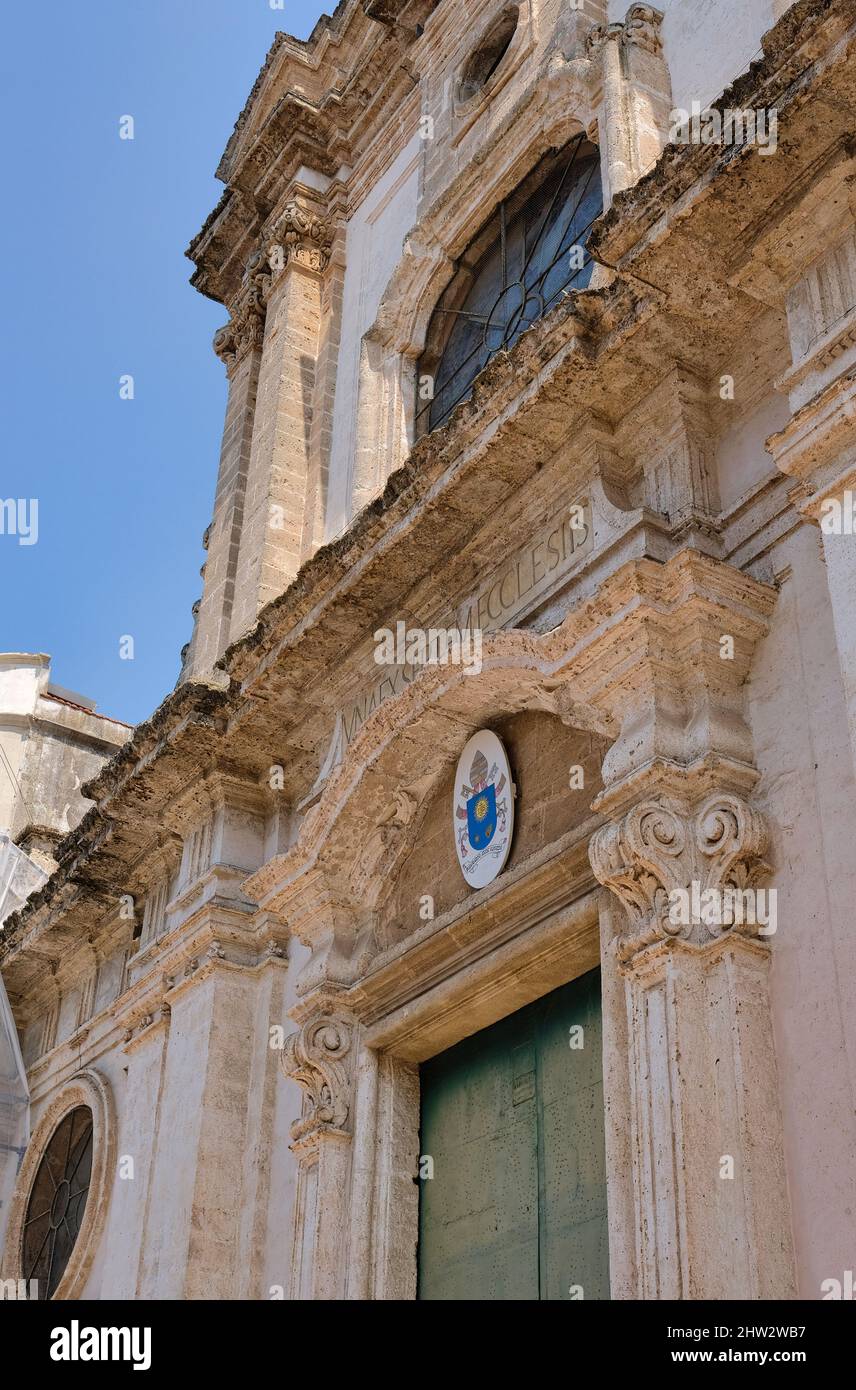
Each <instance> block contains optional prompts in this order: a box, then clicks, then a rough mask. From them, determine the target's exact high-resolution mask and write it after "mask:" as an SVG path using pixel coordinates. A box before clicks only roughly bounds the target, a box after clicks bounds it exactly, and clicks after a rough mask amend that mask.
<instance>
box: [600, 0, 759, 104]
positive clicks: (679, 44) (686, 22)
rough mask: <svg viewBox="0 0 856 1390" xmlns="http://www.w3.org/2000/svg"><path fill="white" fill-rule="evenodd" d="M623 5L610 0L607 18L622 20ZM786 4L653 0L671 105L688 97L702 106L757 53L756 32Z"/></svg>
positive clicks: (687, 101) (625, 1)
mask: <svg viewBox="0 0 856 1390" xmlns="http://www.w3.org/2000/svg"><path fill="white" fill-rule="evenodd" d="M629 8H630V4H629V0H610V5H609V18H610V21H611V22H617V21H618V20H622V19H624V16H625V15H626V14H627V11H628V9H629ZM786 8H787V6H786V5H782V4H779V5H778V7H776V3H775V0H657V9H658V10H660V11H661V12H662V14H663V45H664V48H665V52H666V60H667V62H668V64H669V71H670V73H671V78H672V102H673V105H674V106H681V107H683V108H684V109H685V110H689V109H690V106H691V103H692V102H693V101H699V102H701V104H702V106H705V105H706V104H707V103H708V102H710V101H712V100H713V99H714V98H715V97H717V96H719V94H720V92H722V91H723V90H724V89H725V88H726V87H727V86H728V85H729V84H730V83H731V82H732V81H733V80H734V78H735V77H738V76H739V75H740V73H742V72H745V70H746V68H747V67H748V66H749V64H750V62H751V61H752V59H753V58H754V57H756V56H757V55H758V51H759V49H760V47H761V35H762V34H764V33H765V32H766V30H767V29H769V28H771V27H772V25H773V24H774V23H775V20H776V18H778V15H779V14H781V13H783V12H784V9H786ZM776 9H777V10H778V13H776V12H775V10H776Z"/></svg>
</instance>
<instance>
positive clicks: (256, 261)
mask: <svg viewBox="0 0 856 1390" xmlns="http://www.w3.org/2000/svg"><path fill="white" fill-rule="evenodd" d="M270 280H271V277H270V273H269V271H268V268H267V258H266V256H265V254H264V252H262V251H254V252H253V254H252V256H250V258H249V260H248V261H247V267H246V270H245V271H244V276H243V280H242V283H241V289H240V291H239V293H238V296H237V298H236V300H235V303H234V306H233V309H232V317H231V318H230V320H229V322H228V323H227V324H225V325H224V326H223V327H222V328H219V329H218V330H217V332H216V333H215V334H214V344H213V346H214V351H215V352H216V354H217V356H218V357H219V358H220V360H221V361H222V362H224V363H225V366H226V370H227V372H229V373H231V372H232V371H234V369H235V367H236V366H237V365H238V363H239V362H240V361H241V360H242V358H244V357H245V356H246V354H247V353H248V352H250V351H251V350H252V349H253V348H260V347H261V345H262V340H263V338H264V331H265V305H266V303H267V297H268V294H269V293H270Z"/></svg>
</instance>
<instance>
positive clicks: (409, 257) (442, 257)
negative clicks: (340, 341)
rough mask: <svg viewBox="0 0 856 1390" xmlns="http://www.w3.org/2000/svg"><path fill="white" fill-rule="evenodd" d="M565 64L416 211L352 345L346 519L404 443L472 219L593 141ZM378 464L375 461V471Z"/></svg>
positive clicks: (581, 91) (587, 100) (581, 95)
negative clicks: (420, 372) (552, 154)
mask: <svg viewBox="0 0 856 1390" xmlns="http://www.w3.org/2000/svg"><path fill="white" fill-rule="evenodd" d="M583 66H585V65H583ZM571 67H572V65H571V64H563V65H562V67H561V69H560V70H559V78H558V79H557V78H556V75H555V70H553V69H551V72H550V75H549V77H548V79H547V80H545V82H544V84H543V91H542V93H541V95H542V97H544V100H543V101H541V102H539V101H535V100H534V97H532V96H530V98H529V100H528V102H527V103H525V104H524V109H523V110H522V111H516V112H513V113H512V114H511V117H510V118H509V120H508V121H507V122H506V123H505V124H504V125H503V126H502V127H501V128H500V130H498V131H497V132H496V133H495V135H494V138H493V140H492V141H491V143H490V145H489V147H487V148H485V149H484V150H480V151H478V152H476V154H475V156H474V158H473V159H472V160H471V161H468V162H467V163H466V166H465V167H464V168H463V169H462V170H461V172H460V174H459V175H458V177H457V178H456V179H455V180H454V181H453V182H452V184H451V185H450V186H449V188H447V189H446V190H445V192H444V193H443V194H442V195H441V197H440V198H438V199H436V200H435V202H434V203H433V204H432V205H431V206H430V207H429V208H427V209H426V210H424V211H423V212H422V214H421V215H420V217H419V220H418V221H417V222H416V224H415V226H414V227H413V228H412V229H411V231H410V232H409V233H408V235H407V237H406V239H405V243H404V249H403V254H402V256H401V258H400V260H399V262H398V265H397V266H396V267H395V269H394V271H393V272H392V275H391V276H390V278H389V280H388V281H387V285H386V289H385V290H384V293H383V295H382V297H381V301H380V305H379V307H378V311H377V314H376V316H375V320H374V323H373V324H372V325H371V327H370V328H368V330H367V331H366V333H365V334H364V335H363V339H362V342H361V344H360V361H359V379H358V386H357V429H356V438H357V441H358V445H357V454H356V457H355V459H354V463H353V473H352V476H351V477H350V478H349V480H348V499H347V504H346V505H347V507H348V508H349V511H350V514H351V515H354V514H355V513H356V512H357V511H359V510H360V509H361V508H362V507H363V506H365V505H366V504H367V503H368V502H369V501H370V500H371V499H372V498H373V497H374V496H376V495H377V493H378V491H379V490H380V489H382V487H383V485H384V482H385V480H386V477H388V476H389V474H390V473H392V472H394V471H395V469H396V468H398V467H400V465H401V464H402V463H403V462H404V459H405V458H406V456H407V452H408V450H409V448H410V447H411V446H412V444H413V441H414V438H415V432H416V431H415V415H416V387H417V382H416V364H417V361H418V358H419V356H420V354H421V353H422V351H423V349H424V347H425V342H426V336H427V333H428V325H429V323H430V320H431V315H432V313H433V311H434V308H435V306H436V304H437V303H438V301H439V299H440V296H441V295H442V294H443V292H444V291H445V290H446V288H447V286H448V285H449V283H450V281H451V280H452V277H453V276H454V274H455V269H456V264H457V258H458V257H459V256H460V255H461V254H462V253H463V252H464V251H465V250H466V248H467V246H468V245H469V244H470V242H471V241H472V239H473V234H474V232H476V231H477V230H478V227H477V226H475V225H474V218H476V219H477V220H480V221H483V220H485V219H486V217H487V216H489V214H490V211H491V210H492V209H493V207H495V206H496V205H497V204H498V203H499V202H500V201H501V200H502V199H503V198H505V197H507V196H508V195H509V194H510V193H512V192H513V190H514V189H515V188H517V187H518V185H519V184H521V183H522V182H523V180H524V179H526V178H527V177H528V175H529V174H530V173H531V172H532V170H533V169H534V168H535V167H536V166H537V164H538V162H539V160H541V159H542V157H543V156H544V155H545V154H546V153H547V152H548V151H549V150H551V149H554V148H555V149H559V148H561V147H563V146H564V145H567V144H568V143H569V141H571V140H572V139H573V138H574V137H575V136H576V135H579V134H581V133H582V134H585V135H586V136H587V138H588V139H589V140H590V141H592V143H594V144H595V145H596V144H597V143H598V137H597V126H596V121H595V114H594V106H593V104H592V98H591V93H590V91H589V83H588V81H587V80H584V79H582V78H580V77H579V76H575V77H569V76H568V73H569V71H570V69H571ZM482 213H484V214H485V217H484V218H482V217H481V214H482ZM378 460H383V468H382V469H379V466H378ZM381 473H383V476H381Z"/></svg>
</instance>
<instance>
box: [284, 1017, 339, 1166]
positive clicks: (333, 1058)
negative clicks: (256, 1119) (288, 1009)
mask: <svg viewBox="0 0 856 1390" xmlns="http://www.w3.org/2000/svg"><path fill="white" fill-rule="evenodd" d="M352 1045H353V1024H352V1023H351V1022H350V1021H349V1020H347V1019H345V1018H342V1017H338V1016H335V1015H333V1014H327V1013H321V1014H316V1015H314V1016H313V1017H312V1018H310V1019H308V1020H307V1021H306V1022H305V1023H304V1024H303V1026H302V1027H301V1028H300V1029H299V1030H298V1032H296V1033H291V1034H290V1035H289V1036H288V1037H287V1038H286V1040H285V1043H284V1045H283V1049H282V1059H281V1064H282V1070H283V1073H284V1074H285V1076H286V1077H288V1078H289V1079H290V1080H292V1081H296V1082H297V1084H298V1085H299V1086H300V1087H302V1089H303V1091H304V1093H305V1096H306V1104H305V1107H304V1114H303V1115H302V1116H301V1118H300V1119H299V1120H296V1121H295V1122H294V1124H293V1125H292V1127H291V1137H292V1139H293V1140H294V1143H295V1144H301V1145H302V1144H305V1143H306V1141H308V1140H317V1138H318V1136H319V1135H320V1134H322V1133H324V1132H333V1133H338V1134H341V1133H349V1132H350V1129H351V1127H352V1114H351V1110H352V1089H353V1078H352V1061H353V1046H352Z"/></svg>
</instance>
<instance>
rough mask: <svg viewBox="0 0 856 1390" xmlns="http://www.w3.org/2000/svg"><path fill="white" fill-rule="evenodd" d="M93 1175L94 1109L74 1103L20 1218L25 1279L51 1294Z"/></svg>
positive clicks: (52, 1141)
mask: <svg viewBox="0 0 856 1390" xmlns="http://www.w3.org/2000/svg"><path fill="white" fill-rule="evenodd" d="M91 1176H92V1112H91V1111H90V1109H89V1108H88V1106H86V1105H78V1106H77V1107H76V1109H74V1110H71V1111H69V1113H68V1114H67V1115H66V1116H65V1117H64V1118H63V1119H62V1120H61V1121H60V1123H59V1125H58V1126H57V1128H56V1129H55V1130H54V1132H53V1134H52V1136H51V1139H50V1141H49V1143H48V1146H47V1148H46V1149H45V1152H44V1155H43V1157H42V1161H41V1163H40V1164H39V1168H38V1172H37V1173H36V1179H35V1182H34V1183H33V1187H32V1191H31V1192H30V1200H29V1202H28V1204H27V1215H26V1217H25V1219H24V1240H23V1260H22V1264H23V1268H22V1271H21V1272H22V1274H23V1276H24V1278H25V1279H27V1280H30V1279H36V1280H38V1288H39V1298H40V1299H48V1298H52V1297H53V1295H54V1294H55V1293H56V1290H57V1287H58V1285H59V1281H60V1279H61V1278H62V1276H63V1273H64V1271H65V1267H66V1265H67V1264H68V1261H69V1256H70V1255H71V1252H72V1250H73V1248H74V1242H75V1241H76V1240H77V1236H78V1233H79V1231H80V1223H81V1221H82V1220H83V1212H84V1209H85V1207H86V1198H87V1195H88V1193H89V1183H90V1179H91Z"/></svg>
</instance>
